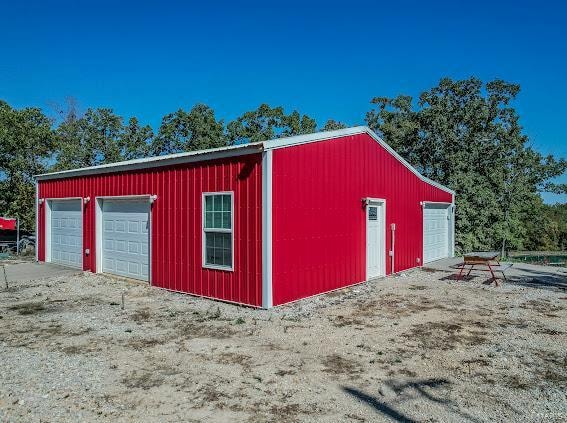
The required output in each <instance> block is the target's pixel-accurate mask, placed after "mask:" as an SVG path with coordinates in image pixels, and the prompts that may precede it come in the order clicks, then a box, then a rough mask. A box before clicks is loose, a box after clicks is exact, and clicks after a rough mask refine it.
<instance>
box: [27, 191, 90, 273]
mask: <svg viewBox="0 0 567 423" xmlns="http://www.w3.org/2000/svg"><path fill="white" fill-rule="evenodd" d="M43 200H44V201H43V204H44V206H45V262H46V263H51V211H52V210H51V209H52V207H53V201H80V202H81V231H82V235H81V237H82V242H81V244H82V247H81V270H82V269H84V256H85V227H84V224H85V219H84V217H85V204H84V201H83V197H64V198H56V197H53V198H44V199H43ZM36 231H37V229H36ZM36 244H37V245H39V243H38V239H37V237H36ZM57 264H60V263H57ZM61 266H65V265H64V264H61ZM74 268H75V267H74ZM75 269H76V268H75Z"/></svg>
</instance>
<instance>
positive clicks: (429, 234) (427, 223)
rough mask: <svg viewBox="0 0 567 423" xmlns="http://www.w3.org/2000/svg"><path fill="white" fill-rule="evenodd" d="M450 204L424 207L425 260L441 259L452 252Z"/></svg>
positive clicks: (426, 261)
mask: <svg viewBox="0 0 567 423" xmlns="http://www.w3.org/2000/svg"><path fill="white" fill-rule="evenodd" d="M449 218H450V205H447V204H433V203H430V204H426V205H425V207H424V209H423V262H424V263H428V262H430V261H435V260H439V259H442V258H446V257H449V254H450V251H451V249H450V244H449V242H450V236H449V233H450V228H451V225H450V221H449Z"/></svg>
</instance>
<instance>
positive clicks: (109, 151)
mask: <svg viewBox="0 0 567 423" xmlns="http://www.w3.org/2000/svg"><path fill="white" fill-rule="evenodd" d="M55 133H56V140H57V151H56V164H55V166H54V170H64V169H74V168H80V167H88V166H96V165H100V164H105V163H115V162H118V161H122V160H129V159H135V158H140V157H145V156H146V155H147V154H148V151H149V143H150V140H151V138H152V136H153V133H152V130H151V128H150V127H149V126H143V127H142V126H140V124H139V123H138V120H137V119H136V118H131V119H130V121H129V122H128V126H126V127H125V126H124V125H123V119H122V117H120V116H118V115H116V114H114V112H113V111H112V109H107V108H102V109H88V110H87V111H86V112H85V114H84V115H83V116H79V115H78V113H77V111H76V109H74V108H71V109H70V110H69V111H68V113H67V115H66V116H65V118H64V119H63V121H62V122H61V123H60V124H59V126H58V127H57V129H56V131H55Z"/></svg>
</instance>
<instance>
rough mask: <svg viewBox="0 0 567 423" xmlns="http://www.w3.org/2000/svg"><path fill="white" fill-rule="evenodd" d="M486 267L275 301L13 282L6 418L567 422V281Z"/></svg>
mask: <svg viewBox="0 0 567 423" xmlns="http://www.w3.org/2000/svg"><path fill="white" fill-rule="evenodd" d="M481 281H482V279H481V278H480V277H479V278H476V279H474V280H471V281H466V282H460V283H455V282H454V281H452V280H450V277H448V275H447V274H446V273H443V272H426V271H422V270H414V271H410V272H406V273H404V274H402V275H399V276H396V277H391V278H386V279H380V280H376V281H372V282H369V283H366V284H362V285H358V286H355V287H352V288H350V289H346V290H341V291H337V292H334V293H330V294H327V295H322V296H318V297H315V298H311V299H308V300H304V301H300V302H297V303H294V304H292V305H289V306H285V307H280V308H276V309H273V310H270V311H265V310H254V309H249V308H244V307H239V306H234V305H230V304H223V303H219V302H215V301H211V300H207V299H201V298H195V297H191V296H187V295H182V294H176V293H171V292H167V291H164V290H160V289H156V288H150V287H148V286H146V285H145V284H142V283H136V282H132V281H124V280H118V279H113V278H110V277H107V276H102V275H94V274H90V273H84V274H79V275H77V276H60V277H55V278H50V279H42V280H32V281H27V282H18V283H16V284H12V286H10V287H9V289H8V290H6V289H5V288H4V286H2V287H0V360H1V361H0V365H1V373H0V421H97V420H111V419H112V420H113V421H160V422H161V421H179V420H183V421H204V420H206V421H219V422H221V421H223V422H224V421H249V422H259V421H282V422H286V421H290V422H291V421H327V422H343V421H344V422H348V421H351V422H363V421H381V420H386V421H388V420H390V421H391V420H394V421H431V422H433V421H473V422H478V421H489V420H490V421H494V420H500V421H502V420H520V419H521V420H523V421H542V420H545V421H565V419H567V397H566V392H567V324H566V322H567V292H565V291H564V290H562V289H546V288H545V287H541V286H538V287H535V286H534V287H530V286H529V285H528V286H526V285H525V284H524V285H513V284H506V285H504V286H502V287H500V288H495V287H492V286H487V285H483V284H482V283H481ZM123 293H124V309H122V306H121V302H122V294H123Z"/></svg>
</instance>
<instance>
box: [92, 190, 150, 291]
mask: <svg viewBox="0 0 567 423" xmlns="http://www.w3.org/2000/svg"><path fill="white" fill-rule="evenodd" d="M149 214H150V204H149V202H148V201H147V200H145V201H138V200H137V201H134V200H107V199H105V200H103V203H102V271H103V272H107V273H113V274H115V275H119V276H125V277H128V278H133V279H140V280H144V281H147V280H149V236H150V233H149V229H150V228H149V222H150V220H149Z"/></svg>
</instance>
